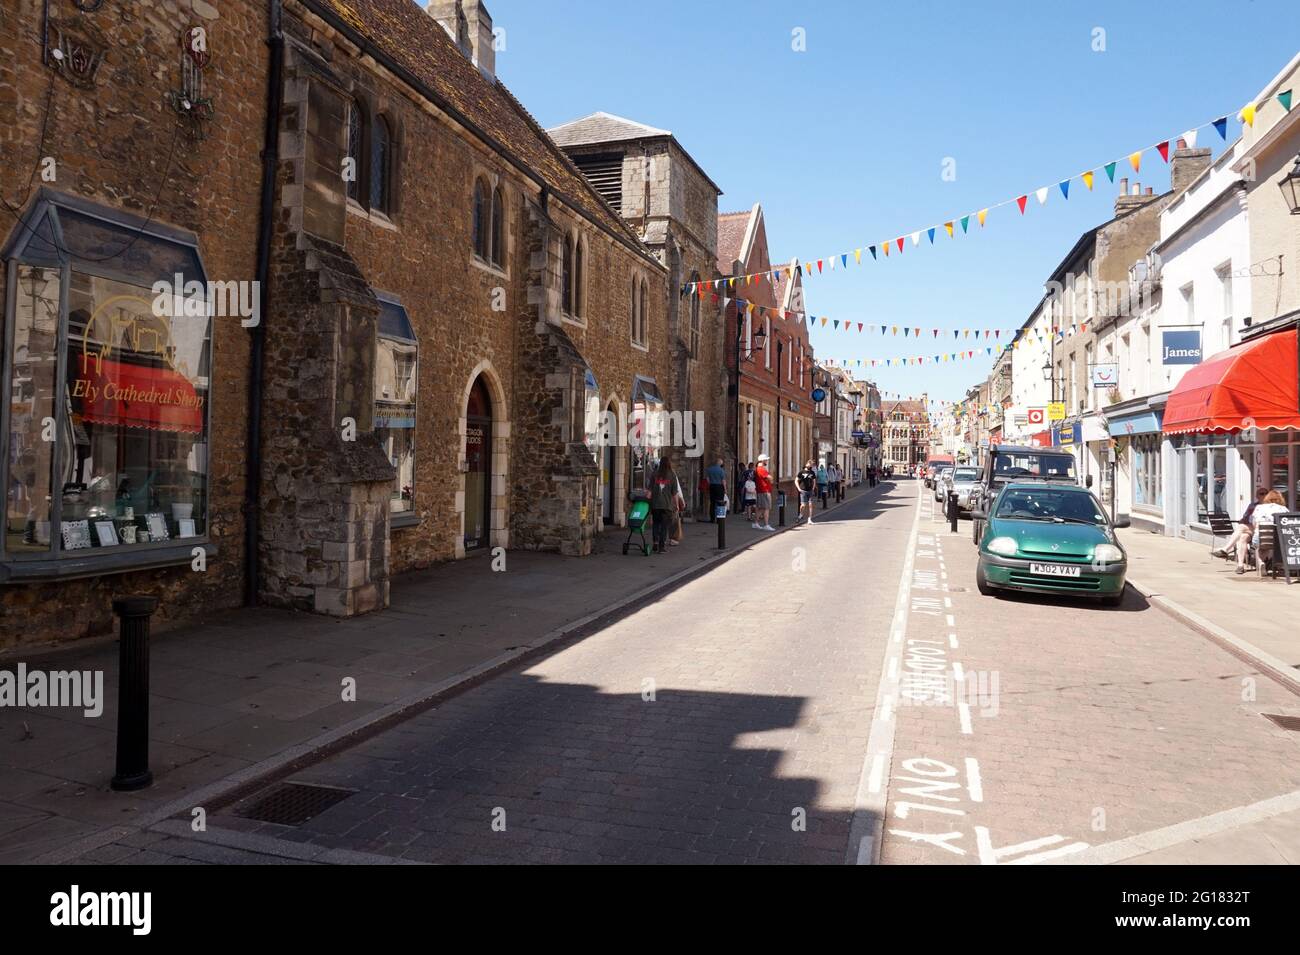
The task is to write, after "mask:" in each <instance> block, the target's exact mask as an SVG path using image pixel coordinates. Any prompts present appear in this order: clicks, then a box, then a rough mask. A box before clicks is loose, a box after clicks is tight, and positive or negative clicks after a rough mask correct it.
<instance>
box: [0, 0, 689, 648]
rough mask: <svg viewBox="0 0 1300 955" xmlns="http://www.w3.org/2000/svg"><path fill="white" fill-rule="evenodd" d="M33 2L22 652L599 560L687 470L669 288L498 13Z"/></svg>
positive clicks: (17, 523)
mask: <svg viewBox="0 0 1300 955" xmlns="http://www.w3.org/2000/svg"><path fill="white" fill-rule="evenodd" d="M13 2H14V0H6V7H7V8H8V7H9V6H11V5H12V3H13ZM17 3H18V11H17V12H18V14H19V15H18V16H16V17H9V16H7V15H6V16H5V18H4V19H3V20H2V21H0V110H3V111H4V115H5V116H15V117H17V120H16V121H15V122H12V123H8V124H5V125H2V126H0V164H2V165H3V168H4V169H5V171H6V176H5V179H4V181H5V182H6V183H9V184H10V185H9V186H7V187H6V189H7V192H6V196H5V199H6V201H7V202H8V203H9V204H11V205H13V206H14V207H15V208H20V209H21V212H20V213H19V215H21V217H22V222H21V223H19V224H17V225H16V226H15V227H14V228H13V229H11V230H10V232H9V235H8V236H7V238H6V239H5V240H4V246H3V250H4V258H5V264H6V269H5V270H4V271H3V274H2V275H0V278H2V279H3V281H4V283H5V285H4V289H5V293H6V297H5V301H6V303H7V307H6V312H5V322H6V329H7V332H8V333H9V334H8V337H7V339H6V341H7V345H6V353H5V358H4V362H5V372H6V375H7V376H8V377H9V388H10V391H11V395H12V400H11V402H10V403H9V405H8V406H7V408H6V411H5V416H6V417H5V427H6V428H8V439H9V440H8V444H7V446H8V447H9V449H10V453H9V454H8V455H7V456H6V459H5V461H4V466H5V468H6V482H7V487H8V489H9V491H8V495H7V505H6V528H5V534H4V537H3V548H4V549H3V552H0V576H2V577H3V581H4V583H3V586H0V647H4V646H8V645H13V644H15V643H17V642H18V641H19V639H20V634H21V639H22V641H23V642H33V643H35V642H42V641H54V640H64V639H73V638H77V637H81V636H87V635H92V634H96V633H103V632H106V631H107V630H109V629H110V628H111V626H112V620H111V614H110V600H111V597H112V596H113V595H114V594H118V593H123V592H133V593H152V594H155V595H157V596H159V597H160V598H161V599H162V606H161V608H160V613H159V616H158V617H157V618H156V619H155V624H156V626H165V625H168V624H171V623H174V622H175V621H177V620H180V619H184V618H187V617H188V618H193V617H195V616H201V615H202V614H204V613H205V612H207V611H210V610H213V609H217V608H223V607H231V606H235V605H238V604H239V603H240V602H241V601H243V600H247V599H250V598H251V599H260V600H261V601H262V602H265V603H270V604H276V605H282V606H288V607H294V608H299V609H306V610H315V611H318V612H323V613H329V614H338V615H343V614H352V613H358V612H363V611H365V610H369V609H372V608H376V607H382V606H384V605H385V604H386V603H387V600H388V585H389V578H390V576H391V575H392V574H394V573H397V572H400V571H403V570H407V569H411V568H416V567H422V566H426V565H428V564H430V563H432V562H434V561H440V560H448V559H455V558H459V557H462V556H465V555H467V554H471V553H474V552H476V551H478V552H484V553H487V552H489V551H490V550H491V549H492V548H495V547H509V548H529V549H537V550H551V551H558V552H560V553H564V554H571V555H582V554H586V553H589V552H590V550H591V549H592V546H593V541H594V538H595V535H596V533H597V532H598V530H599V528H600V527H601V526H602V523H603V522H604V521H606V520H611V521H613V522H615V523H617V522H620V521H621V520H622V515H623V513H624V510H625V507H626V500H627V492H628V490H629V489H630V488H632V487H635V486H637V485H638V484H639V482H641V481H643V480H644V478H645V472H646V468H647V467H648V466H649V465H650V464H651V463H652V462H653V461H654V460H655V459H656V458H657V457H658V456H659V454H660V451H661V449H662V448H663V447H665V446H667V445H669V444H670V443H674V442H676V443H680V442H681V441H682V440H684V438H685V437H689V435H683V434H682V433H681V429H677V430H676V433H674V430H673V429H672V428H671V427H667V424H671V421H669V422H667V424H666V422H665V420H664V419H663V417H662V416H661V415H660V412H663V411H669V410H675V408H676V406H675V401H676V400H678V399H677V398H676V397H675V393H674V392H673V391H672V390H671V389H672V388H673V386H674V383H675V382H677V381H678V379H677V378H676V377H675V366H674V362H675V361H678V360H679V359H680V349H679V347H678V344H677V341H678V339H679V338H680V332H679V331H676V330H674V329H673V328H672V326H671V325H670V322H672V321H677V322H678V324H679V325H680V319H674V318H672V317H671V315H672V314H673V313H672V309H673V308H674V307H676V303H677V302H678V295H677V292H678V285H677V282H676V280H675V279H673V278H672V275H673V273H672V271H671V268H670V266H669V265H667V264H665V262H663V261H661V260H660V258H659V257H658V256H657V255H656V254H655V251H654V250H652V249H651V248H650V247H649V246H648V245H647V244H646V243H645V242H644V241H643V238H642V235H640V234H639V232H638V230H636V229H634V228H632V227H631V226H629V224H628V223H627V222H626V221H625V220H624V219H623V218H622V217H621V216H619V215H618V214H617V213H616V212H615V211H614V210H613V209H611V208H610V206H609V205H608V203H606V202H605V200H604V199H603V198H602V197H601V195H600V194H599V193H598V192H597V191H596V190H595V189H594V188H593V187H592V185H591V184H590V182H589V181H588V180H587V178H586V177H584V175H583V174H582V172H581V171H580V170H579V169H578V168H577V167H576V166H575V165H574V164H573V162H572V161H571V160H570V159H569V157H568V156H566V155H565V153H564V152H563V151H562V150H561V149H560V148H559V147H558V146H557V145H556V144H555V143H554V142H553V141H552V140H551V139H550V138H549V137H548V136H547V134H546V133H545V131H544V130H542V129H541V128H540V127H539V126H538V124H537V123H536V122H535V121H534V120H533V119H532V118H531V117H530V116H529V114H528V112H527V111H526V110H525V109H524V108H523V106H521V105H520V103H519V102H518V101H517V100H516V99H515V98H514V96H513V95H512V94H511V93H510V91H509V90H508V89H506V87H505V86H503V85H502V84H501V83H500V82H499V81H498V80H497V79H496V77H495V75H494V53H495V51H494V31H493V25H492V21H491V18H490V16H489V14H488V12H487V10H486V8H485V6H484V5H483V3H482V2H480V0H462V2H461V3H453V2H436V3H432V4H431V5H430V6H429V9H428V10H427V11H426V10H424V9H422V8H421V7H419V6H417V5H416V4H414V3H411V2H409V0H283V2H260V0H227V2H224V3H222V4H221V5H220V13H219V14H218V12H217V9H216V6H215V5H213V4H209V3H205V2H202V0H177V2H175V3H169V4H165V5H159V4H155V3H145V2H142V0H114V2H112V3H111V4H105V5H103V6H100V7H95V8H93V9H91V8H90V5H87V4H81V5H78V4H76V3H73V2H72V0H51V2H50V21H49V30H48V33H47V31H44V30H43V29H42V26H43V19H42V13H43V9H44V3H43V2H36V0H17ZM82 7H86V8H87V9H85V10H83V9H81V8H82ZM196 27H201V28H202V29H201V30H199V31H198V32H197V33H196V32H195V28H196ZM47 36H48V39H47ZM268 37H269V38H270V42H269V43H268V42H267V39H268ZM55 51H58V52H59V53H61V54H62V56H60V57H56V56H54V53H55ZM127 51H129V54H128V52H127ZM268 132H269V135H268ZM86 144H94V148H90V149H88V148H86ZM47 157H48V158H50V159H51V160H52V162H49V163H47V162H46V161H45V160H46V158H47ZM10 171H18V172H19V174H18V175H12V176H11V175H9V174H8V173H9V172H10ZM29 178H30V181H31V184H32V187H31V188H28V187H27V186H26V185H25V184H26V183H27V182H28V181H29ZM15 184H19V185H22V189H21V190H20V189H16V188H14V185H15ZM263 227H265V228H263ZM702 228H703V229H704V231H703V233H702V234H703V238H702V240H701V241H702V244H704V245H706V246H707V241H708V240H707V228H705V227H702ZM692 256H693V258H692V260H691V261H692V262H697V261H698V262H702V263H703V264H704V265H705V266H706V267H707V266H708V263H709V262H710V261H711V260H710V259H708V257H707V256H703V255H701V254H699V253H698V252H695V251H692ZM693 267H694V266H693ZM178 274H179V275H180V279H181V282H182V283H191V282H193V283H208V284H209V285H211V284H212V283H219V284H220V285H221V286H222V289H223V291H222V293H221V294H222V295H224V296H226V299H227V301H226V302H225V304H226V305H229V304H230V301H233V302H234V303H235V305H236V306H238V305H240V303H241V302H242V303H244V304H251V305H252V306H253V308H252V309H251V310H250V309H242V308H236V309H235V310H234V311H232V310H231V309H230V308H226V307H223V308H219V309H217V310H216V313H215V316H214V315H213V314H212V310H211V309H208V308H206V307H205V303H204V301H203V300H202V297H201V296H200V298H199V299H198V300H197V310H195V311H193V312H192V311H191V308H190V305H192V304H194V302H192V301H191V299H190V298H189V297H188V296H189V292H188V291H187V292H186V293H185V294H186V296H187V297H186V298H183V299H181V298H178V297H175V296H156V295H155V294H154V293H153V291H152V289H153V286H154V283H156V282H158V281H167V282H171V281H172V280H173V279H174V277H175V276H176V275H178ZM61 283H62V284H61ZM227 283H230V284H229V285H228V286H227ZM64 288H66V289H67V292H66V293H64V292H62V291H61V289H64ZM195 288H197V289H199V291H202V288H201V287H200V286H198V285H197V284H196V286H195ZM209 291H210V289H209ZM250 292H251V295H250V294H248V293H250ZM179 294H180V293H179V290H178V293H177V295H178V296H179ZM195 294H196V295H197V294H198V293H197V292H196V293H195ZM241 295H242V296H243V298H242V299H241ZM232 296H233V298H232ZM209 299H210V295H209ZM674 336H676V337H674ZM61 340H64V341H67V342H68V345H67V346H66V347H65V348H64V350H63V353H60V351H59V346H58V342H59V341H61ZM74 345H75V348H74V347H73V346H74ZM698 360H699V361H700V362H701V364H702V363H703V359H698ZM60 375H66V376H67V381H66V382H65V383H64V384H60V383H59V382H58V381H57V378H58V376H60ZM692 387H694V385H692ZM61 390H65V391H66V399H67V400H61V398H56V395H58V394H59V392H60V391H61ZM686 394H690V391H689V390H688V391H687V392H686ZM607 408H608V409H614V410H615V411H616V413H615V414H614V415H613V416H612V417H605V416H602V415H601V414H600V412H601V411H602V409H607ZM43 433H44V434H43ZM629 436H632V439H631V440H629ZM51 439H52V440H51ZM602 457H603V458H604V459H605V460H607V461H608V462H609V463H610V466H609V467H608V468H607V469H606V470H607V473H608V474H609V475H610V480H609V482H608V483H607V485H606V486H604V487H602V484H601V481H600V476H601V470H602V469H601V467H600V466H599V464H598V462H599V461H600V460H601V459H602ZM250 475H251V478H252V479H251V480H250V479H249V478H250Z"/></svg>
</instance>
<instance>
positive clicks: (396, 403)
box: [374, 292, 420, 515]
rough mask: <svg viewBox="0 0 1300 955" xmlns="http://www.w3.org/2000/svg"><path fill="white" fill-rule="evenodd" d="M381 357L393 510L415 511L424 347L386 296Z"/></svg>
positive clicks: (383, 437) (382, 297)
mask: <svg viewBox="0 0 1300 955" xmlns="http://www.w3.org/2000/svg"><path fill="white" fill-rule="evenodd" d="M377 294H378V298H379V334H378V336H377V340H376V355H375V429H374V430H375V437H376V438H378V439H379V443H380V444H381V445H382V446H383V448H384V452H385V453H386V454H387V455H388V460H389V461H391V462H392V465H393V467H394V468H395V469H396V470H397V474H396V476H395V477H394V478H393V487H392V492H391V496H390V501H391V504H390V510H391V511H392V513H393V514H394V515H396V514H405V513H408V512H413V511H414V509H415V414H416V397H417V389H418V387H419V376H418V372H419V352H420V348H419V344H418V343H417V341H416V337H415V330H414V329H413V328H412V327H411V319H410V317H409V316H408V315H407V314H406V309H405V308H403V307H402V305H401V303H400V301H399V300H398V299H397V298H395V297H393V296H389V295H386V294H384V293H382V292H380V293H377Z"/></svg>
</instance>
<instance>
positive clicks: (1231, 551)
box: [1214, 487, 1268, 560]
mask: <svg viewBox="0 0 1300 955" xmlns="http://www.w3.org/2000/svg"><path fill="white" fill-rule="evenodd" d="M1267 494H1268V488H1266V487H1257V488H1255V500H1253V501H1251V502H1250V503H1249V504H1247V505H1246V513H1244V514H1242V515H1241V520H1239V521H1237V522H1236V524H1237V526H1236V528H1235V529H1234V530H1233V532H1232V536H1231V537H1229V538H1228V542H1227V543H1226V544H1224V545H1223V546H1222V547H1220V548H1219V549H1218V550H1216V551H1215V552H1214V556H1215V557H1222V558H1224V559H1225V560H1227V559H1231V558H1232V557H1234V556H1236V553H1237V544H1238V543H1239V542H1240V541H1241V540H1242V539H1244V538H1249V537H1250V518H1251V515H1253V514H1254V513H1255V508H1256V507H1258V506H1259V505H1260V504H1262V503H1263V501H1264V497H1265V496H1266V495H1267Z"/></svg>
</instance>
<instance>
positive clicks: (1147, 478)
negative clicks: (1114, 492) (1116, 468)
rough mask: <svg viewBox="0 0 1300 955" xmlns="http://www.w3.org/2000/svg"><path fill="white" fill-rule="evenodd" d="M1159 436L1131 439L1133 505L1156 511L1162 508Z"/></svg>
mask: <svg viewBox="0 0 1300 955" xmlns="http://www.w3.org/2000/svg"><path fill="white" fill-rule="evenodd" d="M1160 440H1161V439H1160V436H1159V435H1139V436H1137V437H1135V438H1134V439H1133V442H1132V447H1133V505H1134V506H1135V507H1148V508H1155V509H1157V510H1159V509H1161V508H1163V507H1164V490H1163V486H1162V483H1161V482H1162V479H1163V468H1162V464H1161V451H1160Z"/></svg>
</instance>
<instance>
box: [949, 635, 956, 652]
mask: <svg viewBox="0 0 1300 955" xmlns="http://www.w3.org/2000/svg"><path fill="white" fill-rule="evenodd" d="M948 646H950V647H952V648H953V649H954V650H955V649H957V634H955V633H950V634H948Z"/></svg>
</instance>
